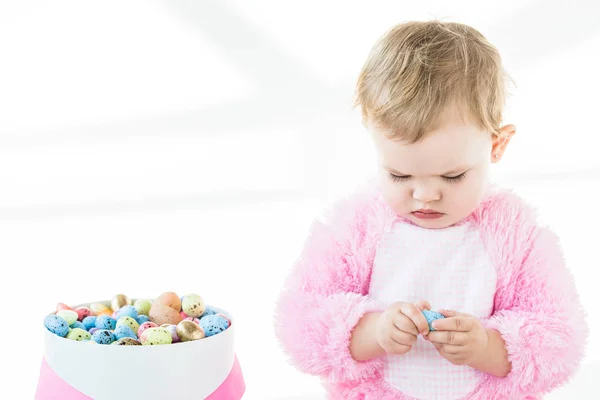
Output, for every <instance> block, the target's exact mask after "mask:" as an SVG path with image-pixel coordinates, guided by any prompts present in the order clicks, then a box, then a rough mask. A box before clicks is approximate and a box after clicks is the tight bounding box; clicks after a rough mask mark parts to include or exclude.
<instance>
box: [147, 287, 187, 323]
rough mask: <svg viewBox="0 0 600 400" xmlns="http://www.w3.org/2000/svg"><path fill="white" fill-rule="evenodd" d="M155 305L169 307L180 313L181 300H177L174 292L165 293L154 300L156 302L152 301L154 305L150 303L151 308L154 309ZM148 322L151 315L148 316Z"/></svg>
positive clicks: (177, 297)
mask: <svg viewBox="0 0 600 400" xmlns="http://www.w3.org/2000/svg"><path fill="white" fill-rule="evenodd" d="M157 304H162V305H164V306H169V307H171V308H172V309H174V310H175V311H177V312H180V311H181V299H180V298H179V296H177V293H174V292H165V293H163V294H161V295H160V296H158V297H157V298H156V300H154V303H152V307H154V306H155V305H157ZM150 312H152V308H151V309H150ZM148 315H150V314H148ZM150 320H152V316H151V315H150Z"/></svg>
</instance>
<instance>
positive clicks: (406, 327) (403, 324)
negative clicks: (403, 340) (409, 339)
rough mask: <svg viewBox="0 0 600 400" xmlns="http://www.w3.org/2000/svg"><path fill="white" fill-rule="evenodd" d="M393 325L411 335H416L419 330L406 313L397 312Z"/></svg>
mask: <svg viewBox="0 0 600 400" xmlns="http://www.w3.org/2000/svg"><path fill="white" fill-rule="evenodd" d="M393 322H394V326H395V327H396V328H397V329H398V330H400V331H402V332H406V333H408V334H411V335H415V336H416V335H418V334H419V331H418V330H417V327H416V326H415V324H414V323H413V322H412V320H411V319H410V318H408V317H407V316H406V315H404V314H401V313H398V314H397V315H396V316H395V318H394V320H393Z"/></svg>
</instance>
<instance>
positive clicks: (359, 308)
mask: <svg viewBox="0 0 600 400" xmlns="http://www.w3.org/2000/svg"><path fill="white" fill-rule="evenodd" d="M505 93H506V77H505V75H504V73H503V68H502V63H501V58H500V55H499V54H498V51H497V50H496V48H495V47H494V46H492V45H491V44H490V43H489V42H488V41H487V40H486V38H485V37H484V36H482V35H481V33H479V32H478V31H477V30H475V29H473V28H472V27H469V26H466V25H463V24H459V23H445V22H439V21H429V22H409V23H404V24H400V25H398V26H396V27H394V28H393V29H391V30H390V31H389V32H388V33H387V34H386V35H384V36H383V38H382V39H380V41H379V42H378V43H377V44H376V45H375V46H374V48H373V50H372V52H371V54H370V56H369V58H368V60H367V61H366V63H365V65H364V67H363V69H362V72H361V74H360V77H359V79H358V83H357V105H359V106H360V108H361V111H362V116H363V122H364V125H365V127H366V128H367V130H368V131H369V133H370V135H371V136H372V139H373V142H374V145H375V148H376V152H377V155H378V160H379V170H380V179H379V181H378V183H376V184H373V185H368V186H367V187H366V188H364V189H363V190H360V191H358V192H357V193H355V194H353V195H352V196H350V197H348V198H346V199H343V200H342V201H340V202H339V203H337V204H336V205H335V206H334V207H333V209H332V210H330V212H329V214H328V215H327V216H326V218H324V219H323V220H320V221H317V222H316V223H315V224H314V226H313V227H312V229H311V233H310V236H309V238H308V240H307V242H306V244H305V247H304V250H303V252H302V255H301V257H300V259H299V261H298V262H297V264H296V265H295V266H294V268H293V270H292V272H291V275H290V276H289V278H288V280H287V282H286V285H285V287H284V288H283V290H282V294H281V297H280V299H279V303H278V308H277V334H278V337H279V339H280V341H281V343H282V345H283V347H284V349H285V351H286V353H287V354H288V355H289V356H290V358H291V361H292V363H293V364H294V365H295V366H296V367H297V368H298V369H299V370H301V371H303V372H306V373H309V374H313V375H317V376H319V377H321V378H322V380H323V382H324V384H325V385H326V387H327V390H328V393H329V398H332V399H344V400H350V399H357V400H358V399H361V400H369V399H377V400H383V399H390V400H391V399H510V400H516V399H536V398H539V397H540V396H541V395H542V394H544V393H547V392H549V391H551V390H552V389H554V388H556V387H557V386H559V385H561V384H564V383H565V382H567V381H568V379H569V378H570V377H571V376H572V374H573V373H574V371H575V370H576V369H577V367H578V365H579V363H580V361H581V359H582V357H583V353H584V347H585V341H586V338H587V325H586V321H585V316H584V312H583V309H582V306H581V303H580V301H579V298H578V294H577V292H576V289H575V285H574V283H573V279H572V276H571V274H570V272H569V271H568V269H567V268H566V267H565V263H564V259H563V255H562V251H561V249H560V246H559V243H558V240H557V238H556V237H555V236H554V235H553V233H552V232H551V231H550V230H549V229H547V228H545V227H542V226H540V225H539V224H538V223H537V222H536V217H535V213H534V210H532V208H531V207H530V206H528V205H527V204H525V203H524V202H523V201H522V200H521V199H520V198H519V197H517V196H516V195H515V194H513V193H511V192H510V191H507V190H502V189H499V188H496V187H494V186H493V185H491V184H490V183H489V170H490V165H491V164H493V163H497V162H499V161H501V160H502V156H503V154H504V152H505V151H506V148H507V146H508V145H509V143H510V140H511V138H512V137H513V135H514V134H515V132H516V128H515V126H513V125H503V124H502V114H503V106H504V102H505ZM432 306H434V307H435V308H434V309H437V310H438V311H440V312H441V313H442V314H443V315H444V316H445V318H443V319H438V320H436V321H434V322H433V323H432V325H433V330H430V329H429V326H428V323H427V321H426V319H425V317H424V315H423V310H430V309H432ZM440 307H442V308H443V309H440Z"/></svg>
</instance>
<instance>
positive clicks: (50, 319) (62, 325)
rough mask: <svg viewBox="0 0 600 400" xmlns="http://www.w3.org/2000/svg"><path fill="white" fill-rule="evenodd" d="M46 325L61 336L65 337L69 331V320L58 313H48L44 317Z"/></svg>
mask: <svg viewBox="0 0 600 400" xmlns="http://www.w3.org/2000/svg"><path fill="white" fill-rule="evenodd" d="M44 326H46V329H48V330H49V331H50V332H52V333H54V334H55V335H58V336H60V337H65V336H67V334H68V333H69V324H67V321H65V319H64V318H63V317H60V316H58V315H56V314H52V315H48V316H47V317H46V319H44Z"/></svg>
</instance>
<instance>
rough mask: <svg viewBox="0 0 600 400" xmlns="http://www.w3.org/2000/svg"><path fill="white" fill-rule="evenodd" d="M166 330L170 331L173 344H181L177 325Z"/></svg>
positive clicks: (167, 327)
mask: <svg viewBox="0 0 600 400" xmlns="http://www.w3.org/2000/svg"><path fill="white" fill-rule="evenodd" d="M165 329H166V330H167V331H169V333H170V334H171V337H172V338H173V343H177V342H179V341H180V340H179V335H177V325H169V326H166V327H165Z"/></svg>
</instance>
